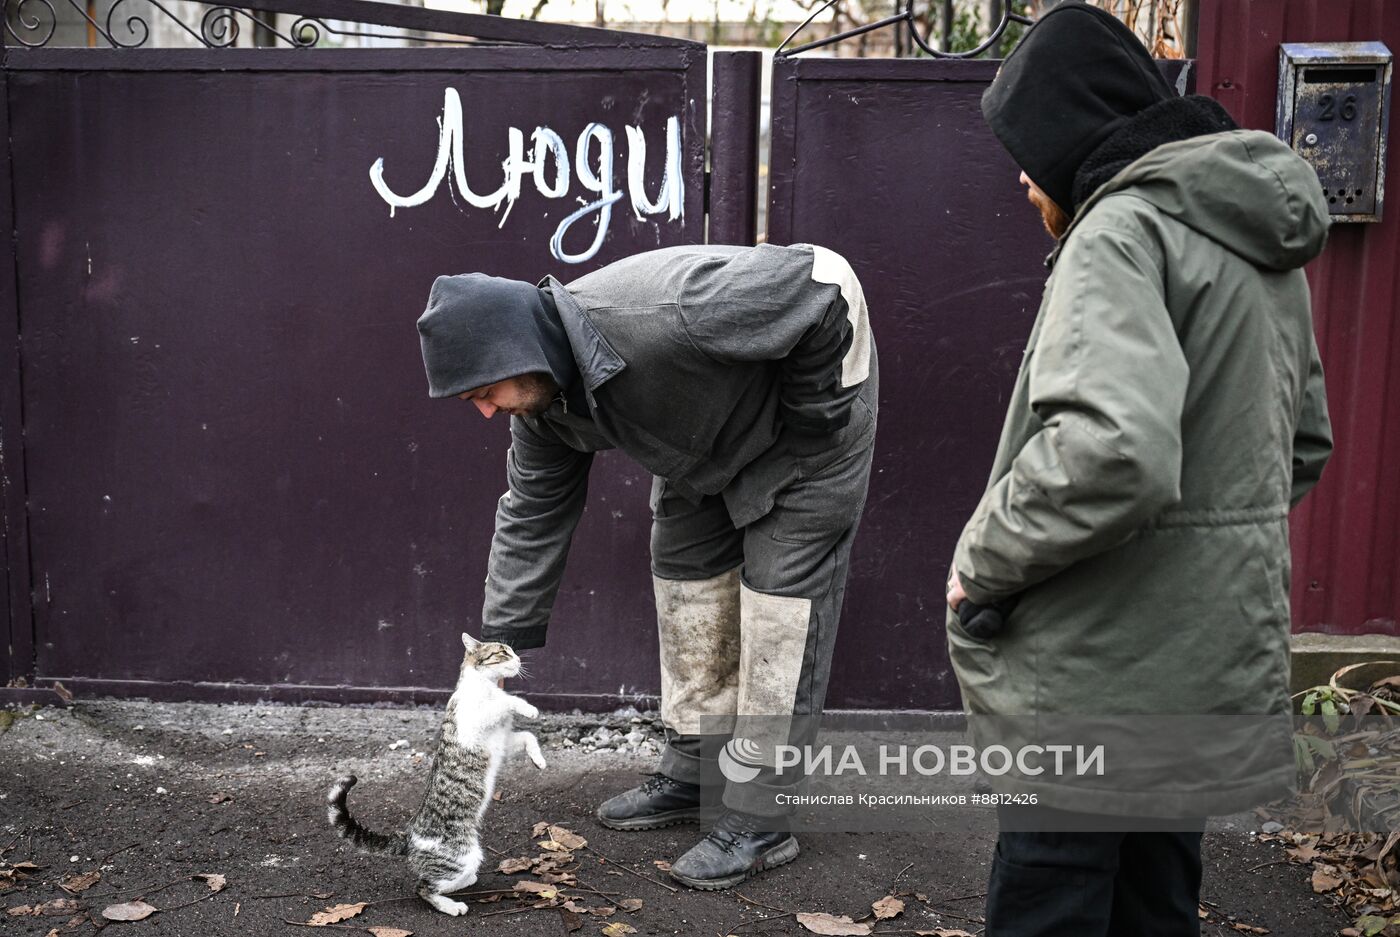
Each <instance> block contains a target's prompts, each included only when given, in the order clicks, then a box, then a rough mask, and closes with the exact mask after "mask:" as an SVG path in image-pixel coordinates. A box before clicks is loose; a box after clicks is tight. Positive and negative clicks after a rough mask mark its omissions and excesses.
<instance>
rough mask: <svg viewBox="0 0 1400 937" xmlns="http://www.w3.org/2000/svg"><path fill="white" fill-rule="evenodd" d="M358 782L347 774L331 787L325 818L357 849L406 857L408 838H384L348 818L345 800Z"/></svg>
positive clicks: (380, 834) (327, 798)
mask: <svg viewBox="0 0 1400 937" xmlns="http://www.w3.org/2000/svg"><path fill="white" fill-rule="evenodd" d="M358 780H359V779H358V778H356V777H355V776H354V775H353V774H348V775H346V776H345V777H343V778H341V779H340V780H338V781H336V782H335V783H334V784H333V785H331V790H330V793H329V794H327V795H326V802H327V804H328V806H327V807H326V818H327V819H329V820H330V821H331V826H333V827H335V831H336V833H338V834H339V835H340V836H341V837H342V838H343V839H348V840H350V842H352V843H354V844H355V847H356V848H357V849H363V850H364V851H365V852H378V853H383V854H384V855H388V856H403V855H407V853H408V837H406V836H405V835H404V834H402V833H395V834H394V835H392V836H385V835H384V834H383V833H376V832H374V831H373V830H367V829H365V828H364V827H363V826H360V824H359V823H358V822H357V821H356V820H355V818H354V817H352V816H350V808H349V806H347V805H346V803H345V798H346V796H347V795H348V794H349V793H350V788H352V787H354V786H355V782H356V781H358Z"/></svg>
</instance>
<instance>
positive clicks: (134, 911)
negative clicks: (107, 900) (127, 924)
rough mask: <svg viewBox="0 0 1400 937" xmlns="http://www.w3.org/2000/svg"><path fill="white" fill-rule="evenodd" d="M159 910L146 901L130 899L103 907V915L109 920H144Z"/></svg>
mask: <svg viewBox="0 0 1400 937" xmlns="http://www.w3.org/2000/svg"><path fill="white" fill-rule="evenodd" d="M75 903H76V902H75ZM158 910H160V909H159V908H157V907H155V906H154V905H149V904H146V902H144V901H128V902H125V903H124V904H114V905H109V906H108V907H105V908H103V909H102V916H103V917H105V918H106V919H107V920H109V921H144V920H145V919H146V918H148V917H150V916H151V915H152V914H155V913H156V911H158Z"/></svg>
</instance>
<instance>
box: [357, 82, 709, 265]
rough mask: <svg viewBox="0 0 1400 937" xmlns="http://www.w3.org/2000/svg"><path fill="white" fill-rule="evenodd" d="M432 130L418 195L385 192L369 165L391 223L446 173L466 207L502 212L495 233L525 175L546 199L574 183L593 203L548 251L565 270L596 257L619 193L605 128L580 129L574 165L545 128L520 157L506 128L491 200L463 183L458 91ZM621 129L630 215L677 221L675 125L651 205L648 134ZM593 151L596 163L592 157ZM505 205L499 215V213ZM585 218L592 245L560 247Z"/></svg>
mask: <svg viewBox="0 0 1400 937" xmlns="http://www.w3.org/2000/svg"><path fill="white" fill-rule="evenodd" d="M437 123H438V149H437V158H436V159H435V160H434V162H433V169H432V172H431V173H430V174H429V176H428V181H427V182H425V183H424V184H423V187H422V188H420V189H418V190H417V191H416V192H413V193H412V194H409V195H400V194H398V193H397V192H395V191H394V190H393V189H391V188H389V184H388V183H387V182H385V181H384V157H382V156H381V157H379V158H378V159H376V160H375V161H374V164H373V165H372V166H370V168H369V179H370V182H371V183H372V184H373V185H374V190H375V191H376V192H378V193H379V197H380V198H382V199H383V200H384V201H385V203H386V204H387V205H388V206H389V217H391V218H392V217H394V213H395V212H396V211H397V210H398V209H400V208H415V207H417V206H419V205H422V204H424V203H425V202H427V201H428V200H429V199H431V198H432V197H433V196H434V195H435V194H436V193H437V191H438V188H439V187H440V186H441V185H442V183H443V181H444V180H446V179H447V178H448V174H449V172H450V173H451V177H452V185H453V187H454V188H455V189H456V191H457V192H458V193H459V194H460V195H461V196H462V198H463V199H465V200H466V202H467V204H468V205H471V206H472V207H473V208H481V209H489V210H491V211H500V212H501V219H500V221H499V222H498V223H497V227H498V228H500V227H504V226H505V223H506V219H508V218H509V217H510V212H511V209H512V208H514V207H515V203H516V201H517V200H518V199H519V198H520V189H521V182H522V180H523V179H524V177H525V176H526V175H529V176H531V177H532V178H533V180H534V183H535V191H536V192H538V193H539V194H540V195H542V196H544V197H545V198H548V199H560V198H565V197H567V196H568V194H569V190H570V188H571V184H572V181H573V179H577V180H578V184H579V185H580V186H581V187H582V188H583V189H584V190H585V191H587V192H588V194H589V195H590V196H591V198H580V199H579V201H580V202H581V203H583V204H582V207H580V208H579V209H578V210H577V211H574V212H573V213H571V214H570V215H569V216H568V217H566V218H565V219H564V220H563V221H561V222H559V226H558V227H557V228H556V229H555V231H554V236H553V237H551V238H550V239H549V250H550V253H551V254H552V255H553V256H554V258H555V259H556V260H558V261H560V262H562V263H570V264H577V263H584V262H586V261H588V260H592V259H593V257H595V256H596V255H597V253H598V251H599V250H600V249H601V248H602V246H603V242H604V241H605V240H606V239H607V236H608V228H609V226H610V225H611V223H612V211H613V205H614V204H615V203H616V202H617V201H618V200H620V199H621V198H622V196H623V194H624V193H623V191H622V190H621V189H618V188H617V187H616V186H615V185H614V182H613V159H614V152H613V140H614V137H613V132H612V130H611V129H609V128H608V127H606V126H604V125H603V124H600V123H591V124H589V125H588V126H587V127H585V128H583V132H582V133H580V134H579V135H578V140H577V141H576V143H575V145H574V155H573V159H572V160H570V158H569V147H568V144H567V143H566V142H565V141H564V138H563V137H561V136H559V134H558V133H556V132H555V131H553V130H551V129H550V128H549V127H536V128H535V129H534V131H533V132H532V133H531V134H530V155H529V157H526V155H525V134H524V132H523V131H521V130H519V129H518V128H515V127H511V128H509V131H508V135H507V140H506V150H507V152H506V158H505V159H504V160H503V161H502V163H501V174H502V181H501V185H500V187H499V188H497V189H496V190H495V191H494V192H491V193H490V194H487V195H479V194H477V193H476V192H474V191H472V188H471V186H470V185H468V183H467V172H466V165H465V163H464V162H463V159H462V152H463V147H464V146H465V145H466V132H465V125H464V122H463V120H462V99H461V97H460V96H459V95H458V94H457V91H456V89H453V88H448V89H446V90H445V91H444V93H443V100H442V114H441V115H439V116H438V119H437ZM624 129H625V131H626V137H627V191H626V194H627V195H628V196H629V198H630V200H631V204H632V212H633V214H635V215H636V216H637V219H638V220H644V219H645V218H646V217H647V216H649V215H663V214H664V215H666V218H667V220H668V221H676V220H678V219H683V218H684V217H685V206H684V202H685V175H684V173H683V171H682V168H681V122H680V118H679V117H670V118H668V119H667V121H666V163H665V169H664V171H663V172H662V176H661V187H660V189H659V190H658V192H657V195H656V198H655V199H652V198H650V197H649V196H648V195H647V189H646V179H645V176H646V161H647V141H646V135H645V134H644V133H643V132H642V128H641V127H634V126H631V125H628V126H626V127H625V128H624ZM595 150H596V153H597V155H596V158H595V157H594V156H593V153H594V151H595ZM551 164H552V167H551ZM551 168H552V169H553V172H552V173H551V172H550V169H551ZM503 206H504V210H501V209H502V207H503ZM590 215H593V216H595V223H596V229H595V231H594V233H593V239H592V241H591V242H590V243H589V245H588V246H587V247H586V248H584V249H583V250H581V251H576V252H571V251H569V249H568V248H566V247H565V246H564V239H565V237H566V236H567V235H568V233H569V231H570V229H571V228H573V227H574V225H576V224H578V223H579V222H580V221H583V220H584V219H585V218H588V217H589V216H590Z"/></svg>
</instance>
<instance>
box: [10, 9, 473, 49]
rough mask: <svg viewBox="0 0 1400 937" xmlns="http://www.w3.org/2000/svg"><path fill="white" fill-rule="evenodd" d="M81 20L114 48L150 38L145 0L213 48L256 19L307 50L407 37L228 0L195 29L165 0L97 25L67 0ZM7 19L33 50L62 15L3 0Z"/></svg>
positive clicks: (462, 41) (433, 39)
mask: <svg viewBox="0 0 1400 937" xmlns="http://www.w3.org/2000/svg"><path fill="white" fill-rule="evenodd" d="M64 2H65V3H67V4H68V6H70V7H72V8H73V9H74V10H75V11H76V12H77V14H78V16H79V17H81V18H82V20H84V21H86V22H87V24H88V25H90V26H91V27H92V29H93V30H94V31H95V32H96V33H97V34H98V35H99V36H101V37H102V39H103V40H104V41H105V42H106V43H107V44H108V45H109V46H111V47H112V48H114V49H134V48H137V47H139V46H143V45H145V44H146V43H148V42H150V41H151V20H150V15H151V14H150V11H149V10H142V9H141V8H140V7H138V6H137V5H136V4H137V3H145V4H147V5H148V6H149V7H151V8H152V9H154V10H155V11H157V12H158V13H159V14H160V15H161V16H163V17H164V18H165V19H166V20H168V21H170V22H171V23H174V24H175V25H176V26H178V27H179V28H180V29H181V30H183V31H184V32H185V33H188V34H189V36H190V37H191V38H192V39H194V40H195V41H196V42H198V43H199V44H200V45H202V46H204V47H205V48H209V49H227V48H229V47H231V46H233V45H234V44H235V43H237V41H238V37H239V35H240V33H241V32H242V23H243V22H244V21H246V22H249V23H252V24H254V25H256V26H258V27H261V29H262V30H265V31H266V32H265V33H264V35H267V36H271V37H273V38H274V39H275V40H277V41H280V42H281V43H284V44H286V45H287V46H290V47H292V48H296V49H308V48H312V47H313V46H316V45H319V44H320V43H321V41H322V40H323V39H326V38H328V37H331V36H351V37H356V38H365V39H404V38H407V37H406V36H405V35H404V34H403V33H390V32H374V31H370V30H363V29H338V28H336V27H334V26H332V25H331V24H330V23H328V22H326V21H325V20H323V19H320V18H318V17H314V16H301V17H299V18H298V19H297V20H296V21H295V22H293V23H292V26H291V28H290V29H289V30H288V31H286V32H282V31H280V30H278V29H277V28H276V27H275V26H274V23H275V20H274V19H273V18H272V17H271V16H269V15H266V14H264V15H261V16H258V15H254V14H253V13H251V12H249V11H248V10H245V9H242V8H239V7H236V6H230V5H229V4H228V3H226V2H219V3H215V2H207V3H206V2H205V0H197V2H200V3H201V4H203V5H205V6H208V7H209V9H207V10H205V11H204V13H203V15H202V16H201V17H200V19H199V23H198V26H197V27H193V26H191V25H190V24H188V23H186V22H185V21H184V20H182V19H180V17H179V16H177V15H176V14H175V13H174V11H172V10H171V9H170V8H169V7H168V6H166V5H165V3H162V2H161V0H116V2H115V3H113V4H112V6H111V7H110V8H109V9H108V11H107V16H106V18H105V20H104V21H103V22H101V23H99V22H98V21H97V20H96V19H94V18H93V17H92V16H90V15H89V14H88V11H87V8H86V7H85V6H84V5H83V4H81V3H80V2H79V0H64ZM0 8H3V13H4V17H5V32H6V33H7V34H8V35H9V36H10V38H12V39H13V40H14V41H15V42H17V43H19V44H20V45H22V46H26V47H28V48H31V49H36V48H40V47H42V46H46V45H48V44H49V42H50V41H51V40H52V39H53V36H54V32H55V30H56V29H57V28H58V21H59V13H58V7H56V6H55V0H3V4H0ZM412 38H413V40H414V41H415V42H428V43H433V44H444V45H475V44H478V43H477V42H476V40H472V39H467V38H453V39H450V38H444V37H440V36H413V37H412Z"/></svg>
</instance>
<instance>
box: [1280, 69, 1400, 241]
mask: <svg viewBox="0 0 1400 937" xmlns="http://www.w3.org/2000/svg"><path fill="white" fill-rule="evenodd" d="M1390 72H1391V54H1390V49H1388V48H1387V47H1386V45H1385V43H1382V42H1318V43H1284V44H1283V45H1281V46H1280V47H1279V89H1278V119H1277V125H1276V129H1275V132H1276V133H1277V134H1278V136H1279V139H1281V140H1283V141H1284V142H1285V143H1287V144H1289V145H1290V146H1292V147H1293V149H1294V150H1295V151H1296V152H1297V153H1298V155H1300V156H1302V157H1303V158H1304V159H1306V160H1307V161H1308V162H1309V163H1311V164H1312V166H1313V168H1314V169H1316V170H1317V177H1318V180H1319V181H1320V182H1321V183H1322V191H1323V194H1324V195H1326V196H1327V206H1328V209H1329V211H1331V213H1332V220H1333V221H1380V220H1381V207H1382V204H1383V202H1384V198H1385V144H1386V135H1387V133H1388V131H1389V124H1390Z"/></svg>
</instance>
